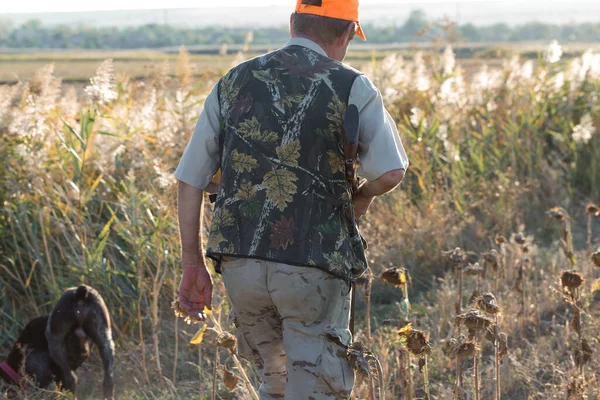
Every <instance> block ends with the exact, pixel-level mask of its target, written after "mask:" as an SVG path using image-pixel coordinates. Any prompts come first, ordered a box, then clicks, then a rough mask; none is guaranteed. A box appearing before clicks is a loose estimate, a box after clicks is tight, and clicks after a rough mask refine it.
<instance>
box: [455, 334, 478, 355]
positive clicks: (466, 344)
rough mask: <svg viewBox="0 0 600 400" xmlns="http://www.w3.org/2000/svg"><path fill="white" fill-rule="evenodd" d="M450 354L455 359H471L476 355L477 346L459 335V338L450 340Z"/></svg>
mask: <svg viewBox="0 0 600 400" xmlns="http://www.w3.org/2000/svg"><path fill="white" fill-rule="evenodd" d="M449 347H450V354H451V355H452V356H454V357H459V358H465V357H470V356H472V355H473V354H474V353H475V350H476V349H477V346H476V345H475V343H474V342H472V341H470V340H467V338H466V337H465V336H464V335H462V334H461V335H459V336H458V338H452V339H450V343H449Z"/></svg>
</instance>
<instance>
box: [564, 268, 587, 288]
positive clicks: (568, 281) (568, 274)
mask: <svg viewBox="0 0 600 400" xmlns="http://www.w3.org/2000/svg"><path fill="white" fill-rule="evenodd" d="M560 282H561V283H562V286H563V287H566V288H568V289H569V291H571V292H572V291H573V290H575V289H577V288H578V287H580V286H581V285H583V282H584V279H583V276H582V275H581V274H580V273H579V272H576V271H563V273H562V275H561V276H560Z"/></svg>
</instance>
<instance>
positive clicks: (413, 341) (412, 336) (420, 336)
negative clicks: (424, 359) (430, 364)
mask: <svg viewBox="0 0 600 400" xmlns="http://www.w3.org/2000/svg"><path fill="white" fill-rule="evenodd" d="M398 335H399V336H400V342H401V343H403V344H404V345H405V346H406V348H407V349H408V351H410V352H411V354H413V355H415V356H419V355H422V354H430V353H431V346H430V345H429V339H428V338H427V335H425V332H423V331H420V330H418V329H414V328H413V327H412V325H411V324H408V325H406V326H405V327H404V328H402V329H400V330H399V331H398Z"/></svg>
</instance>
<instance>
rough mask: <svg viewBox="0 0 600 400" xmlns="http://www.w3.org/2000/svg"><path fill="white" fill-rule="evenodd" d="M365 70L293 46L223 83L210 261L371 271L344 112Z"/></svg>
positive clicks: (350, 274) (338, 272)
mask: <svg viewBox="0 0 600 400" xmlns="http://www.w3.org/2000/svg"><path fill="white" fill-rule="evenodd" d="M358 75H359V72H357V71H355V70H353V69H351V68H350V67H348V66H346V65H344V64H342V63H340V62H337V61H335V60H332V59H330V58H327V57H325V56H322V55H320V54H319V53H317V52H315V51H313V50H310V49H308V48H305V47H302V46H288V47H286V48H283V49H280V50H278V51H275V52H273V53H270V54H266V55H264V56H261V57H258V58H255V59H252V60H250V61H247V62H245V63H243V64H241V65H239V66H238V67H236V68H234V69H233V70H231V71H230V72H229V73H228V74H227V75H225V76H224V77H223V78H222V79H221V81H220V82H219V91H218V93H219V103H220V109H221V117H222V125H221V130H220V136H219V145H220V154H221V183H220V186H219V190H218V193H217V200H216V203H215V209H214V213H213V218H212V223H211V228H210V236H209V241H208V248H207V255H208V256H209V257H210V258H212V259H215V260H217V261H220V260H221V258H222V257H223V256H237V257H245V258H256V259H261V260H267V261H274V262H281V263H286V264H291V265H298V266H312V267H316V268H321V269H323V270H326V271H328V272H330V273H331V274H333V275H335V276H338V277H340V278H343V279H346V280H351V279H353V278H355V277H357V276H358V275H360V274H362V273H363V272H364V271H365V269H366V265H367V262H366V260H365V254H364V247H363V243H362V239H361V236H360V234H359V232H358V228H357V226H356V224H355V222H354V215H353V209H352V203H351V195H350V191H349V190H350V189H349V185H348V183H347V182H346V180H345V178H344V166H343V136H342V135H343V133H342V126H343V117H344V112H345V110H346V107H347V105H348V98H349V96H350V89H351V87H352V84H353V82H354V79H355V78H356V77H357V76H358ZM347 215H349V216H350V218H349V217H348V216H347Z"/></svg>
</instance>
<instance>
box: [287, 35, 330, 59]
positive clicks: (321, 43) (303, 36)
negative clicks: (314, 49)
mask: <svg viewBox="0 0 600 400" xmlns="http://www.w3.org/2000/svg"><path fill="white" fill-rule="evenodd" d="M292 38H299V39H307V40H310V41H311V42H315V43H316V44H318V45H319V46H320V47H321V48H322V49H323V51H324V52H325V53H326V54H327V57H330V58H333V57H332V56H331V54H332V52H331V51H330V49H331V47H330V46H329V45H327V44H325V43H323V42H322V41H320V40H319V38H317V37H314V36H309V35H302V34H294V35H292Z"/></svg>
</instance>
